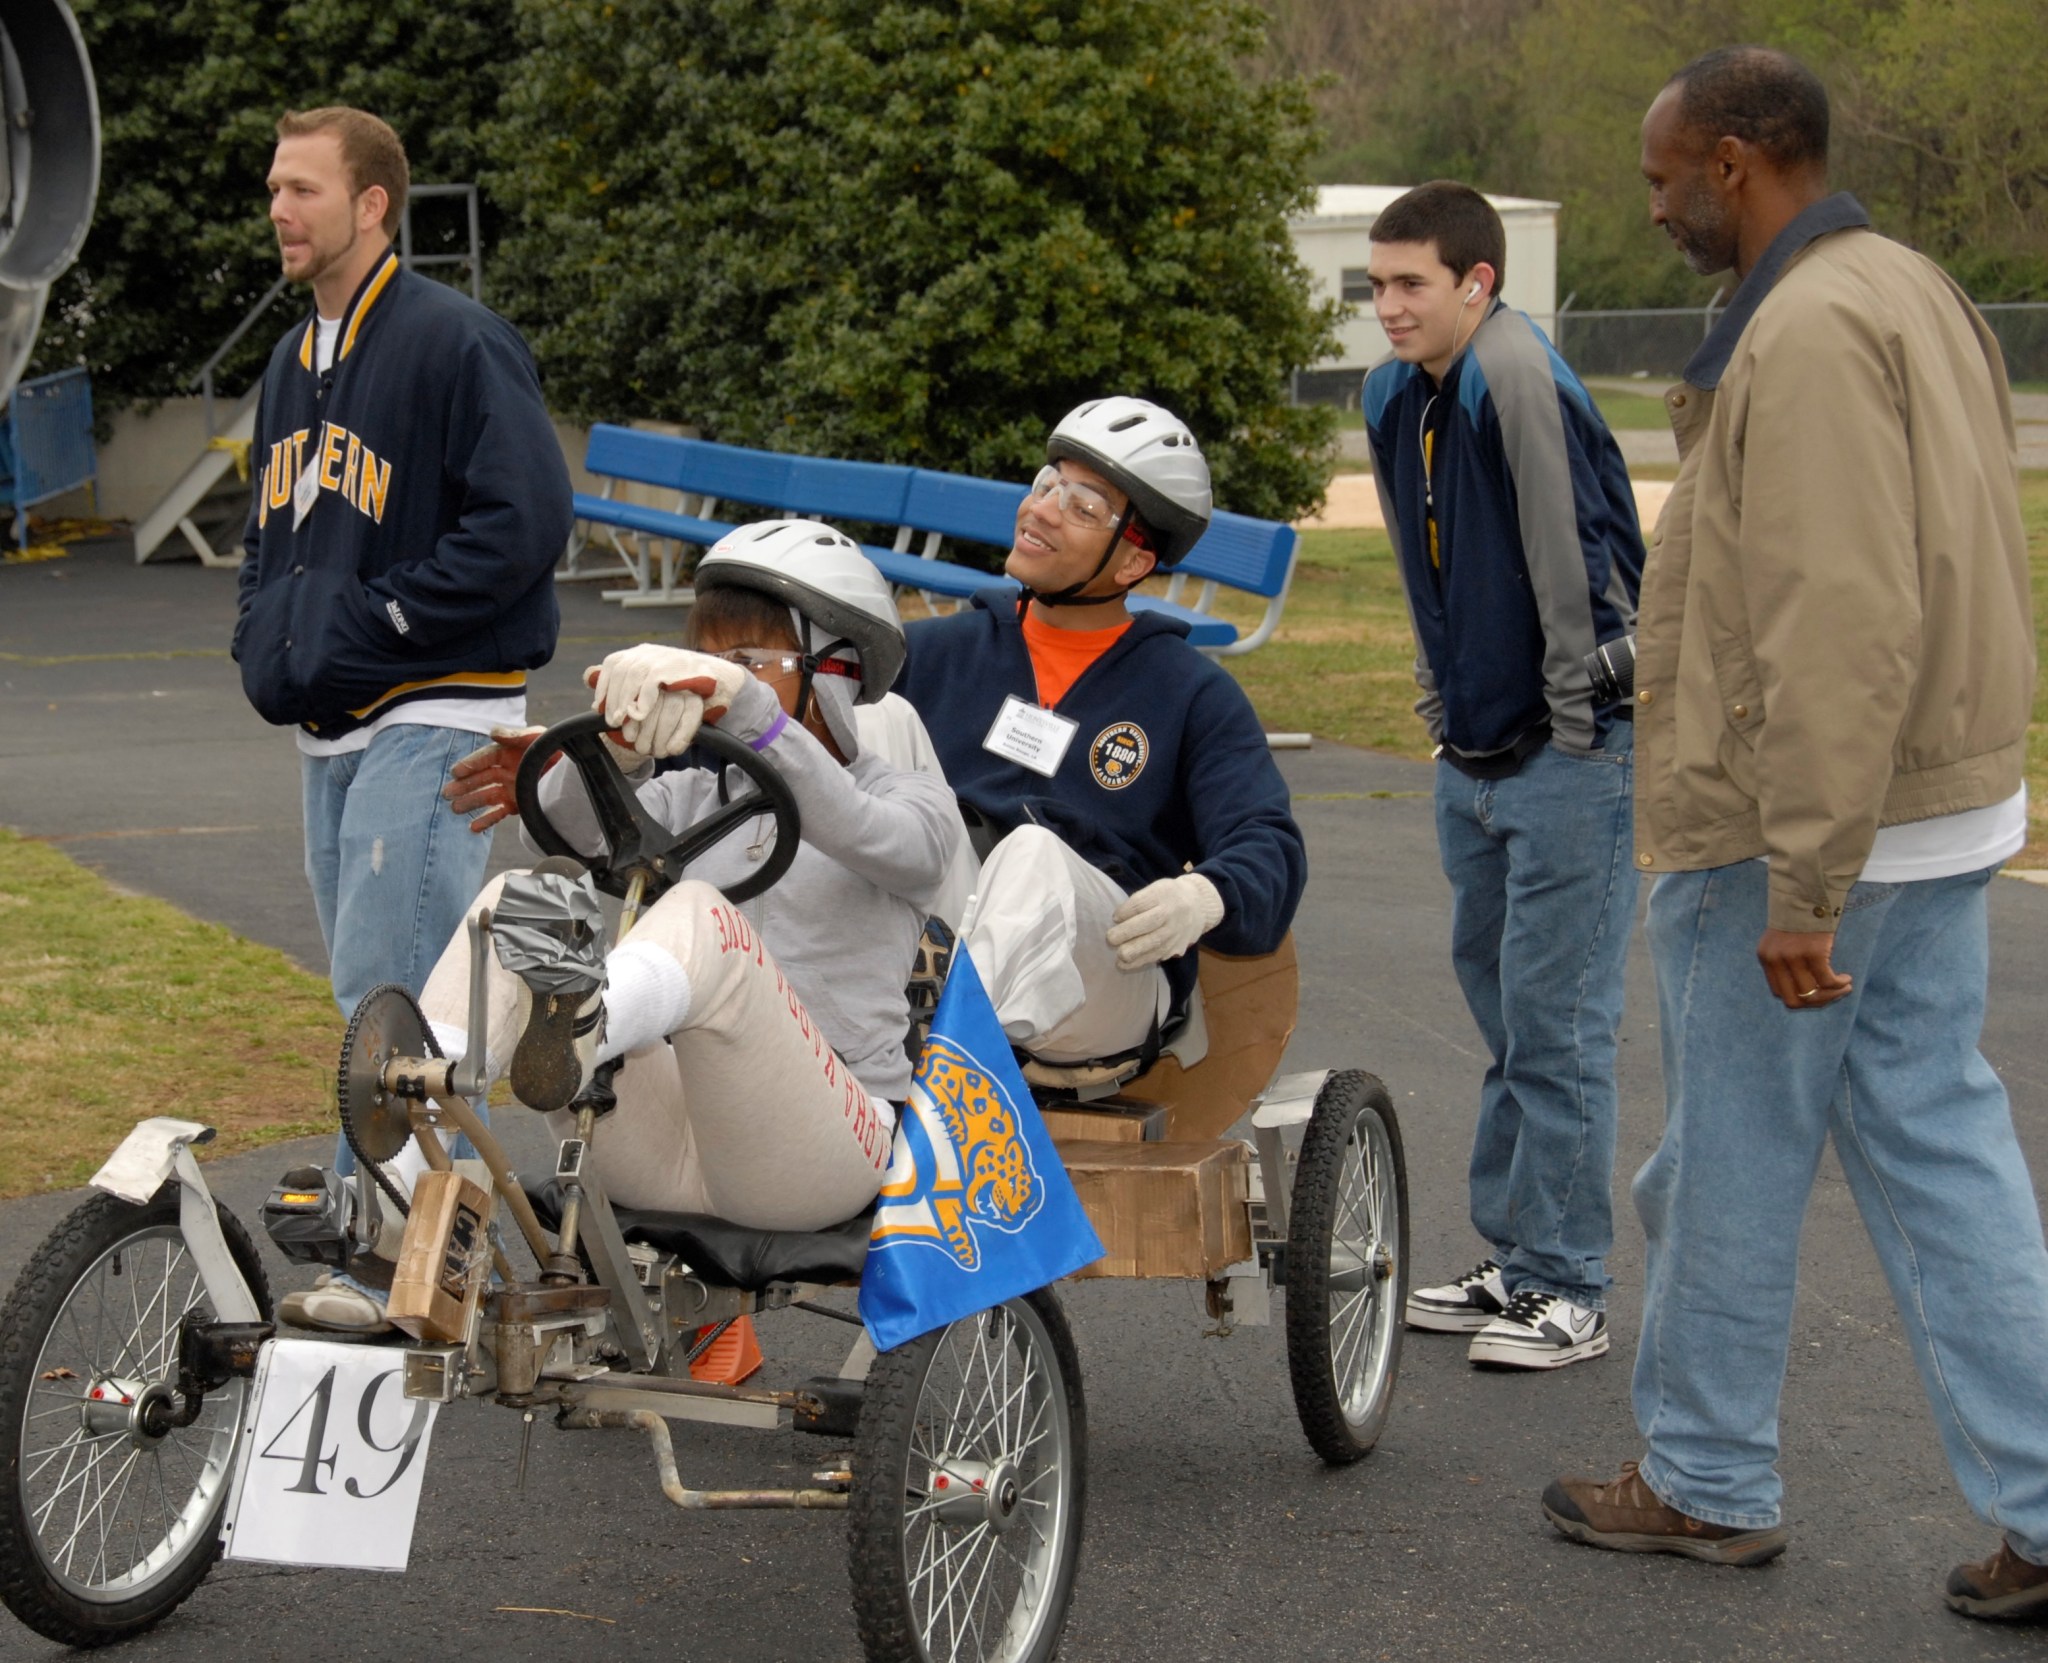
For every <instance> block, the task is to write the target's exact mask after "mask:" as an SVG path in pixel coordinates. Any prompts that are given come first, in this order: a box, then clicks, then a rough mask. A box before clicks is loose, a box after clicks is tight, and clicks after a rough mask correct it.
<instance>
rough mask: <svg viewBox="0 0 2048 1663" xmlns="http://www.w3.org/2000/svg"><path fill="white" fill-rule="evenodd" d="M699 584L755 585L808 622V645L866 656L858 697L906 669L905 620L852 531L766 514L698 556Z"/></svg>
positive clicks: (870, 695)
mask: <svg viewBox="0 0 2048 1663" xmlns="http://www.w3.org/2000/svg"><path fill="white" fill-rule="evenodd" d="M692 581H693V582H694V583H695V584H696V586H697V587H698V588H699V589H706V590H709V589H753V590H757V591H759V592H761V593H763V594H769V595H774V596H775V597H776V598H777V599H779V600H781V601H783V602H784V603H785V604H786V605H788V606H789V607H790V608H791V610H793V611H794V612H796V613H797V615H798V616H799V617H800V618H801V619H802V620H803V622H804V624H805V625H806V626H807V627H805V628H804V629H802V630H800V631H799V634H800V635H801V636H802V638H803V643H804V650H805V651H806V652H813V653H822V652H824V651H826V650H827V649H828V648H829V647H830V646H831V645H832V644H833V643H835V642H840V641H844V642H847V643H849V644H850V645H851V646H852V648H853V650H854V652H855V653H857V654H858V655H859V657H860V670H861V676H860V692H859V694H858V695H857V697H856V699H855V703H857V704H873V703H875V702H876V701H877V700H878V699H880V698H881V696H882V695H883V694H884V693H886V692H888V691H889V688H890V687H891V685H893V684H894V682H895V680H896V677H897V675H898V673H899V672H900V671H901V670H902V668H903V622H902V620H901V619H900V618H898V617H897V615H896V602H895V599H894V597H893V596H892V595H891V594H890V592H889V585H888V582H887V580H886V579H884V578H883V576H882V574H881V573H880V572H879V571H877V570H876V569H875V563H874V562H873V561H872V560H870V559H868V557H867V556H866V555H864V554H862V553H861V552H860V545H859V544H858V543H856V542H855V541H854V540H853V539H852V538H851V537H849V536H847V535H846V533H845V532H843V531H838V530H835V529H834V528H833V527H831V526H829V525H821V524H819V523H818V522H817V521H816V520H759V521H756V522H755V523H754V524H752V525H743V526H740V527H739V528H738V529H737V530H734V531H729V532H727V533H726V534H725V535H724V536H723V537H721V538H719V540H718V541H717V542H716V543H714V544H712V545H711V549H710V551H709V552H708V553H707V554H706V555H705V556H704V558H703V559H702V560H700V561H698V562H697V572H696V576H695V578H694V579H693V580H692Z"/></svg>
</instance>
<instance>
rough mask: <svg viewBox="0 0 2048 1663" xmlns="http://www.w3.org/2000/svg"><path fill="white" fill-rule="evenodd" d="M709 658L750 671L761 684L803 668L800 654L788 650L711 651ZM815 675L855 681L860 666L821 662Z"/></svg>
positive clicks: (835, 660)
mask: <svg viewBox="0 0 2048 1663" xmlns="http://www.w3.org/2000/svg"><path fill="white" fill-rule="evenodd" d="M711 656H712V657H713V658H722V659H724V660H725V661H726V663H728V664H737V665H738V666H739V667H740V668H741V669H743V670H748V671H751V672H752V673H753V674H754V675H757V676H759V677H761V678H762V679H763V680H764V681H775V680H778V679H779V678H781V677H783V676H793V675H796V674H797V673H798V672H800V671H801V670H802V669H803V667H804V661H803V655H802V654H800V653H798V652H796V651H794V650H792V649H791V648H789V647H732V648H729V649H727V650H726V651H725V652H715V653H713V654H712V655H711ZM816 673H817V674H819V675H825V676H844V677H845V678H846V679H847V680H848V681H859V680H860V679H861V677H860V666H859V665H858V664H851V663H848V662H847V661H846V660H845V659H843V658H827V659H821V660H820V661H819V662H818V665H817V667H816Z"/></svg>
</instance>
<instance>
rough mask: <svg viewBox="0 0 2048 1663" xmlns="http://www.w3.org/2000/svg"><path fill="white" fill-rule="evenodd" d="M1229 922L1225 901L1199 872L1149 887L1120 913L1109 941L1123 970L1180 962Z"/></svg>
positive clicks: (1184, 874) (1165, 879) (1124, 905)
mask: <svg viewBox="0 0 2048 1663" xmlns="http://www.w3.org/2000/svg"><path fill="white" fill-rule="evenodd" d="M1222 922H1223V897H1222V896H1221V895H1219V894H1217V893H1216V886H1215V885H1214V884H1213V883H1211V882H1210V881H1209V880H1208V879H1207V878H1205V877H1203V876H1202V874H1201V873H1199V872H1184V873H1182V874H1181V875H1180V876H1179V877H1177V878H1161V879H1160V880H1159V881H1158V882H1157V883H1148V884H1147V885H1146V886H1145V887H1144V888H1143V889H1141V890H1139V891H1138V893H1137V894H1135V895H1133V896H1132V897H1131V898H1130V899H1129V900H1128V901H1126V902H1124V904H1123V905H1122V906H1120V907H1118V908H1117V909H1116V912H1115V914H1114V915H1113V916H1112V919H1111V922H1110V926H1109V936H1108V941H1109V944H1110V946H1112V947H1114V948H1115V949H1116V967H1117V968H1118V969H1119V970H1142V969H1144V968H1145V966H1146V965H1148V964H1159V963H1161V962H1163V961H1164V960H1166V959H1177V958H1179V957H1180V956H1181V954H1183V953H1185V952H1186V951H1187V950H1188V949H1189V948H1190V947H1192V946H1194V944H1195V943H1196V942H1198V941H1200V940H1201V939H1202V937H1203V936H1205V935H1207V934H1208V933H1209V931H1211V930H1213V929H1214V928H1215V927H1216V926H1217V925H1218V924H1220V923H1222Z"/></svg>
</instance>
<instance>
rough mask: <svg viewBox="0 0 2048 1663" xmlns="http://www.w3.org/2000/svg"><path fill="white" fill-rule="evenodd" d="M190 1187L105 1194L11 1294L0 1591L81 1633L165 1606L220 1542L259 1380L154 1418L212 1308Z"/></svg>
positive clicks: (25, 1614) (263, 1299) (5, 1329)
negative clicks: (132, 1198)
mask: <svg viewBox="0 0 2048 1663" xmlns="http://www.w3.org/2000/svg"><path fill="white" fill-rule="evenodd" d="M178 1203H179V1191H178V1187H177V1186H176V1185H175V1184H167V1185H165V1186H164V1188H163V1189H162V1191H160V1192H159V1193H158V1195H157V1196H156V1197H155V1199H153V1200H152V1201H150V1202H149V1204H148V1205H146V1206H142V1207H137V1206H134V1205H132V1204H130V1203H129V1202H126V1201H121V1200H118V1199H116V1198H115V1197H114V1196H111V1195H99V1196H95V1197H93V1199H91V1200H90V1201H88V1202H86V1203H85V1204H84V1205H83V1206H81V1207H80V1208H78V1210H77V1211H76V1212H74V1213H72V1214H71V1216H70V1217H69V1218H67V1219H65V1220H64V1222H63V1223H61V1224H60V1225H58V1226H57V1228H56V1229H55V1230H54V1231H52V1232H51V1234H50V1236H49V1238H48V1239H47V1240H46V1241H45V1242H44V1243H43V1245H42V1246H41V1247H39V1248H38V1249H37V1250H36V1253H35V1256H34V1257H33V1258H32V1259H30V1260H29V1262H28V1265H27V1267H26V1268H25V1269H24V1270H23V1271H22V1273H21V1276H20V1277H19V1279H18V1280H17V1281H16V1282H15V1284H14V1291H13V1292H12V1293H11V1294H10V1295H8V1299H7V1305H6V1308H5V1310H4V1311H0V1472H4V1473H5V1474H6V1475H7V1478H8V1493H7V1496H6V1498H5V1504H4V1505H0V1599H4V1600H5V1601H6V1604H7V1608H8V1609H9V1610H10V1611H12V1612H13V1613H14V1614H15V1616H17V1617H19V1618H20V1619H21V1620H22V1622H24V1623H26V1624H27V1625H28V1626H29V1627H30V1628H32V1629H34V1630H35V1631H36V1632H37V1633H38V1634H42V1635H46V1636H48V1637H49V1638H50V1639H52V1640H57V1641H61V1642H62V1643H63V1644H65V1645H70V1646H102V1645H107V1644H109V1643H111V1642H113V1641H116V1640H123V1639H126V1638H128V1637H129V1636H130V1635H133V1634H137V1633H140V1632H141V1631H142V1630H143V1629H146V1628H148V1627H149V1626H150V1625H151V1624H152V1623H156V1622H159V1621H161V1620H162V1619H163V1618H164V1617H165V1616H167V1615H169V1614H170V1612H171V1611H172V1610H174V1609H175V1608H176V1607H177V1606H178V1605H179V1604H181V1603H182V1602H183V1601H184V1600H185V1599H186V1598H188V1597H189V1596H190V1595H191V1593H192V1591H193V1590H194V1589H195V1588H197V1587H198V1586H199V1584H200V1582H201V1581H202V1580H203V1579H204V1578H205V1576H206V1573H207V1572H208V1571H209V1570H210V1569H212V1567H213V1562H214V1560H215V1559H216V1558H218V1557H219V1555H220V1546H221V1544H220V1516H221V1510H222V1508H224V1507H225V1506H226V1505H227V1499H228V1486H229V1484H230V1482H231V1480H232V1479H233V1476H234V1469H235V1451H236V1444H237V1442H238V1440H239V1439H240V1437H241V1433H242V1417H243V1410H244V1408H245V1406H246V1395H247V1392H248V1390H249V1382H248V1381H246V1380H231V1381H230V1382H229V1383H228V1384H227V1385H226V1386H225V1387H224V1388H222V1389H220V1390H218V1391H213V1392H208V1393H207V1394H206V1397H205V1400H204V1402H203V1403H202V1404H201V1406H200V1412H199V1416H198V1418H197V1419H196V1420H195V1421H194V1422H193V1423H192V1424H191V1425H190V1426H186V1427H172V1428H170V1429H169V1430H168V1431H166V1432H164V1433H163V1434H162V1435H161V1436H157V1435H154V1434H152V1432H151V1431H150V1430H149V1429H148V1428H147V1427H146V1426H145V1425H144V1424H143V1413H142V1411H143V1407H144V1404H145V1403H146V1402H147V1401H149V1400H150V1399H151V1398H153V1397H157V1396H160V1394H161V1393H162V1392H163V1391H164V1390H165V1389H166V1388H167V1387H174V1386H175V1384H176V1381H177V1373H178V1337H179V1330H180V1328H181V1326H182V1324H183V1323H184V1321H185V1320H186V1319H187V1318H188V1317H192V1318H196V1319H198V1320H201V1321H204V1320H207V1319H209V1318H210V1317H211V1316H212V1314H213V1307H212V1303H211V1301H210V1300H209V1299H208V1298H207V1294H206V1289H205V1287H204V1286H203V1285H202V1283H201V1281H200V1277H199V1268H198V1266H197V1265H196V1264H194V1263H193V1260H192V1255H191V1253H190V1251H189V1250H188V1249H187V1248H186V1246H185V1238H184V1236H183V1235H182V1234H181V1233H180V1231H179V1229H178ZM220 1222H221V1229H222V1231H223V1232H224V1234H225V1235H226V1237H227V1244H228V1251H229V1252H230V1253H231V1254H232V1255H233V1257H234V1261H235V1265H236V1268H237V1269H239V1270H240V1271H241V1273H242V1276H243V1279H244V1280H245V1281H247V1283H248V1284H249V1291H250V1292H251V1293H252V1294H253V1295H254V1296H255V1299H256V1305H257V1309H258V1311H259V1312H260V1313H261V1314H262V1316H263V1318H264V1320H266V1321H267V1320H269V1317H270V1285H269V1282H268V1279H267V1278H266V1277H265V1276H264V1274H263V1266H262V1263H261V1261H260V1260H259V1259H258V1258H257V1256H256V1248H255V1246H254V1244H253V1243H252V1242H251V1241H250V1240H249V1235H248V1232H247V1231H246V1230H244V1229H243V1228H242V1225H241V1223H240V1221H239V1220H238V1219H236V1218H235V1216H234V1215H233V1214H232V1213H230V1212H228V1211H227V1209H226V1208H222V1209H221V1211H220ZM173 1401H175V1398H174V1399H173Z"/></svg>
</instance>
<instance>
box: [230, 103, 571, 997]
mask: <svg viewBox="0 0 2048 1663" xmlns="http://www.w3.org/2000/svg"><path fill="white" fill-rule="evenodd" d="M278 134H279V143H278V147H277V157H276V161H275V163H274V165H273V166H272V168H271V173H270V189H271V212H270V217H271V220H272V222H273V224H274V225H275V227H276V230H277V236H278V242H279V247H280V250H281V253H282V257H283V264H284V271H285V275H286V276H287V277H289V278H292V279H293V280H294V281H298V282H303V283H307V284H309V285H310V286H311V287H312V290H313V298H314V312H313V315H312V316H309V317H308V318H307V319H306V320H305V321H304V322H303V323H301V324H298V325H295V326H294V327H293V328H292V329H291V330H290V331H288V332H287V333H286V335H285V337H284V338H283V340H281V341H280V342H279V343H278V346H277V350H276V351H275V352H274V353H273V354H272V356H271V360H270V366H269V368H268V370H267V371H266V372H265V374H264V378H263V388H262V397H261V402H260V404H259V405H258V407H257V421H256V438H255V449H254V456H255V460H256V470H255V471H256V475H257V484H256V492H255V501H254V503H253V504H252V506H251V509H250V514H249V524H248V530H247V533H246V536H245V539H244V547H245V548H246V550H247V559H246V560H245V561H244V563H243V566H242V573H241V615H240V617H239V619H238V620H237V622H236V625H235V636H234V654H235V658H236V660H237V661H238V662H239V663H240V665H241V667H242V685H243V688H244V690H245V691H246V692H247V693H248V696H249V702H250V703H251V704H253V705H254V706H255V707H256V709H257V711H258V712H259V713H260V714H261V715H262V716H263V717H264V718H265V719H267V720H269V721H271V722H275V723H278V724H280V725H286V724H289V725H291V726H293V727H294V728H296V730H297V739H298V744H299V749H300V751H301V753H302V769H303V779H304V795H305V824H306V869H307V875H308V877H309V878H310V879H311V881H312V885H313V895H314V902H315V905H316V908H317V910H318V912H319V915H320V927H321V933H322V934H323V936H324V937H325V938H326V941H327V947H328V953H329V956H330V958H331V960H332V971H333V982H334V993H335V998H336V999H337V1001H338V1002H339V1003H340V1005H341V1008H342V1009H343V1011H344V1012H347V1011H351V1010H353V1009H354V1007H355V1004H356V1001H357V1000H358V999H360V997H361V996H362V995H363V993H365V992H366V991H368V989H369V988H371V987H373V986H375V985H377V984H378V983H380V982H399V983H402V984H404V985H406V986H408V987H410V988H412V989H413V990H414V992H415V993H417V992H418V990H419V988H420V985H421V984H422V982H423V981H424V980H425V977H426V974H427V972H428V970H429V969H431V968H432V966H433V963H434V960H435V958H436V956H437V955H438V954H439V953H440V951H441V949H442V947H444V946H445V945H446V944H447V942H448V939H449V937H450V935H451V934H452V933H453V932H454V930H455V928H456V926H457V925H458V924H459V923H460V921H461V918H462V913H463V909H464V907H465V906H467V904H468V903H469V901H470V900H471V899H472V898H473V897H474V896H475V894H476V891H477V889H478V888H479V887H480V885H481V883H482V879H483V872H484V865H485V862H486V859H487V858H488V855H489V849H490V838H489V837H488V836H484V837H472V836H470V835H469V834H468V832H467V830H466V829H465V828H464V827H463V826H462V825H461V824H460V822H459V821H456V820H453V819H452V818H451V817H450V816H449V814H448V812H447V808H446V805H445V804H444V803H443V802H442V800H441V797H440V788H441V786H442V784H443V783H444V782H445V781H446V780H447V779H448V777H449V773H448V768H449V764H450V763H452V762H453V761H454V760H455V759H456V758H457V757H458V756H460V755H462V754H463V753H464V752H465V751H468V750H472V749H474V748H475V747H476V746H477V745H479V744H480V743H482V742H483V739H484V737H485V736H486V735H488V734H489V732H490V730H491V729H492V727H494V726H498V725H504V724H517V723H520V722H523V721H524V719H525V685H526V673H527V671H529V670H531V669H534V668H536V667H538V666H540V665H542V664H545V663H546V662H547V661H548V659H549V658H550V657H551V656H552V655H553V653H554V647H555V635H556V631H557V627H558V623H559V614H558V613H557V610H556V606H555V596H554V578H553V569H554V564H555V561H556V559H557V557H558V556H559V555H560V553H561V550H562V547H563V545H564V543H565V542H566V540H567V537H568V533H569V524H570V493H569V480H568V470H567V467H566V465H565V464H564V462H563V459H562V454H561V449H560V447H559V445H558V444H557V442H556V439H555V435H554V429H553V424H552V423H551V421H550V420H549V417H548V413H547V410H546V407H545V406H544V405H543V404H542V402H541V396H540V381H539V376H538V373H537V372H536V370H535V368H534V364H533V359H532V356H531V354H530V353H529V352H528V351H527V349H526V345H525V343H524V342H523V341H521V340H520V338H519V336H518V334H517V333H516V332H515V331H514V330H513V329H512V327H511V326H510V325H509V324H507V323H505V322H504V321H503V320H502V319H501V318H498V317H496V316H495V315H493V314H492V313H491V312H489V311H486V310H485V309H484V308H483V307H481V306H478V305H477V304H476V303H475V302H473V301H471V300H470V299H468V298H467V297H466V296H463V295H460V294H457V293H456V292H455V291H454V290H453V289H450V288H448V287H446V286H445V285H443V284H440V283H436V282H433V281H432V280H430V279H427V278H424V277H419V276H416V275H414V274H412V273H410V272H407V271H404V270H402V269H400V266H399V261H398V257H397V256H396V255H395V254H394V253H393V252H392V250H391V236H390V232H391V229H392V227H394V226H395V225H397V223H398V216H399V214H400V213H401V211H402V209H403V205H404V200H405V191H406V184H407V176H406V164H405V153H404V150H403V149H402V148H401V147H400V145H399V142H398V138H397V135H396V134H394V133H393V132H392V131H391V129H390V128H389V127H387V126H386V125H385V124H384V123H383V122H381V121H379V120H377V118H376V117H374V116H370V115H366V114H364V113H363V112H361V111H357V110H345V109H333V110H315V111H311V112H308V113H305V114H302V115H288V116H286V117H285V118H284V119H283V120H282V121H280V122H279V123H278Z"/></svg>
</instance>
